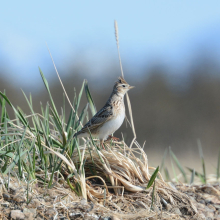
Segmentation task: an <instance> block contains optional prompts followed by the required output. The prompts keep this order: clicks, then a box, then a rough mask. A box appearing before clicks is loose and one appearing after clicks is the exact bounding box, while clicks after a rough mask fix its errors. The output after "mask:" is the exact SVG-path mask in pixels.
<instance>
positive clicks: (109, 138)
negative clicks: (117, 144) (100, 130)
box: [107, 135, 120, 141]
mask: <svg viewBox="0 0 220 220" xmlns="http://www.w3.org/2000/svg"><path fill="white" fill-rule="evenodd" d="M109 140H113V141H120V139H119V138H117V137H113V136H112V135H109V136H108V138H107V141H109Z"/></svg>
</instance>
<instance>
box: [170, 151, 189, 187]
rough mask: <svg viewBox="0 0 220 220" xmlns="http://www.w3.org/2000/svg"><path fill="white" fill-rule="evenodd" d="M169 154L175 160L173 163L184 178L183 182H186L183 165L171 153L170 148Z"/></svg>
mask: <svg viewBox="0 0 220 220" xmlns="http://www.w3.org/2000/svg"><path fill="white" fill-rule="evenodd" d="M170 154H171V156H172V158H173V160H174V161H175V163H176V165H177V167H178V169H179V171H180V172H181V173H182V175H183V178H184V182H185V183H188V179H187V177H186V173H185V171H184V169H183V167H182V166H181V164H180V162H179V160H178V159H177V157H176V155H175V154H174V153H173V151H172V150H170Z"/></svg>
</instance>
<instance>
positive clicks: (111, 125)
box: [98, 111, 125, 140]
mask: <svg viewBox="0 0 220 220" xmlns="http://www.w3.org/2000/svg"><path fill="white" fill-rule="evenodd" d="M124 118H125V112H124V111H123V112H121V114H119V115H118V116H117V117H116V118H113V119H112V120H109V121H107V122H105V123H104V124H103V126H102V127H101V128H100V130H99V134H98V138H99V139H102V140H106V139H107V138H108V136H109V135H110V134H112V133H114V132H115V131H116V130H118V129H119V128H120V127H121V125H122V123H123V121H124Z"/></svg>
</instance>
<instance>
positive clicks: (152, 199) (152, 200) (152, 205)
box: [150, 181, 156, 210]
mask: <svg viewBox="0 0 220 220" xmlns="http://www.w3.org/2000/svg"><path fill="white" fill-rule="evenodd" d="M155 185H156V183H155V181H154V186H153V191H152V198H151V207H150V209H151V210H154V195H155Z"/></svg>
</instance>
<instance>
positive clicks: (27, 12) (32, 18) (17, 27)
mask: <svg viewBox="0 0 220 220" xmlns="http://www.w3.org/2000/svg"><path fill="white" fill-rule="evenodd" d="M219 10H220V1H218V0H215V1H203V0H200V1H191V0H184V1H176V0H175V1H174V0H173V1H171V0H167V1H162V0H160V1H159V0H157V1H147V0H139V1H129V0H127V1H125V0H121V1H115V0H112V1H95V0H93V1H75V0H72V1H56V0H55V1H41V0H39V1H24V0H23V1H22V0H21V1H3V2H2V3H1V8H0V27H1V34H0V69H1V68H4V69H6V70H7V71H8V77H9V78H10V79H11V80H12V79H13V80H14V82H16V83H17V82H21V84H22V83H26V82H27V81H28V82H29V84H30V85H34V83H35V79H36V78H37V77H38V76H39V72H38V66H40V67H41V68H42V70H43V71H44V72H47V71H49V70H50V69H51V68H52V62H51V60H50V57H49V54H48V51H47V47H46V42H47V44H48V46H49V48H50V50H51V52H52V55H53V57H54V60H55V63H56V65H57V67H58V70H59V68H60V69H62V68H65V66H67V65H69V64H74V63H76V64H77V62H79V63H80V62H81V59H83V60H85V61H86V62H88V63H91V64H92V65H91V66H93V67H94V69H91V73H90V74H96V73H97V74H99V73H101V72H102V71H103V69H104V67H105V65H108V62H109V61H110V60H114V58H115V60H117V50H116V43H115V36H114V20H115V19H116V20H117V21H118V25H119V40H120V51H121V56H122V61H124V62H125V63H130V65H131V66H133V67H134V69H136V68H137V67H138V66H143V65H148V63H149V65H150V64H151V63H152V62H154V60H156V59H160V60H161V61H163V62H164V63H166V64H168V65H169V64H171V65H173V66H174V67H178V68H181V67H185V66H187V63H188V62H189V61H190V60H191V59H192V57H193V56H194V55H195V53H196V52H197V51H199V49H200V48H205V49H208V50H210V51H211V52H212V53H213V54H216V55H217V56H218V57H219V58H216V59H218V60H219V61H220V56H219V55H220V52H219V51H220V43H219V42H220V11H219ZM217 56H216V57H217ZM113 63H114V62H113ZM115 63H116V62H115ZM116 64H117V65H118V63H116ZM23 77H25V78H26V79H27V81H25V82H24V80H21V79H22V78H23ZM13 80H12V82H13Z"/></svg>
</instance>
